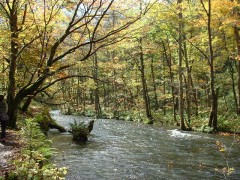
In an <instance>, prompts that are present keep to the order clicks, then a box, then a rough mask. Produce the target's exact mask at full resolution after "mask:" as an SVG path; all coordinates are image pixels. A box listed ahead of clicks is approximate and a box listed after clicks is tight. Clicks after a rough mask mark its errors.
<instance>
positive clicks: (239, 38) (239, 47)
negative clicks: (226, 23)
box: [234, 25, 240, 115]
mask: <svg viewBox="0 0 240 180" xmlns="http://www.w3.org/2000/svg"><path fill="white" fill-rule="evenodd" d="M234 35H235V40H236V44H237V62H238V66H237V67H238V107H237V114H238V115H240V105H239V104H240V35H239V30H238V27H237V25H236V26H235V27H234Z"/></svg>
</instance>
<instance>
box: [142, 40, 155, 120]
mask: <svg viewBox="0 0 240 180" xmlns="http://www.w3.org/2000/svg"><path fill="white" fill-rule="evenodd" d="M139 45H140V73H141V80H142V88H143V99H144V103H145V110H146V116H147V118H148V119H149V120H150V123H153V118H152V114H151V109H150V100H149V96H148V88H147V83H146V78H145V66H144V57H143V47H142V46H143V45H142V38H141V39H140V41H139Z"/></svg>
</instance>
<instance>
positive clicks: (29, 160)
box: [12, 119, 67, 180]
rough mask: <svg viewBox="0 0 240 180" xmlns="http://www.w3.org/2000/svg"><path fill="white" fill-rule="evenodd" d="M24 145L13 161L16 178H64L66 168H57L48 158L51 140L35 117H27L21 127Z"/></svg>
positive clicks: (50, 151)
mask: <svg viewBox="0 0 240 180" xmlns="http://www.w3.org/2000/svg"><path fill="white" fill-rule="evenodd" d="M22 137H23V143H24V147H23V149H22V152H21V156H20V157H19V158H18V159H17V160H15V161H14V165H15V166H16V170H15V171H14V175H12V176H15V177H17V179H46V180H48V179H49V180H50V179H51V180H54V179H64V177H65V175H66V173H67V169H66V168H64V167H63V168H58V167H57V166H56V165H54V164H52V163H51V161H50V158H51V156H52V154H53V153H54V149H53V148H51V141H50V140H48V139H47V138H46V136H45V135H44V134H43V132H42V131H41V129H40V127H39V125H38V123H37V122H36V119H27V120H26V124H25V126H24V127H23V128H22Z"/></svg>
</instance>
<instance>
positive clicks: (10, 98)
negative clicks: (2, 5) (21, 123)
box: [7, 3, 19, 128]
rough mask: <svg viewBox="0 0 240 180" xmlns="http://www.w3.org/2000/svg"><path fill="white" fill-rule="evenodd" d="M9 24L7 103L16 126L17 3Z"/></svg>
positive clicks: (11, 123)
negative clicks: (9, 45)
mask: <svg viewBox="0 0 240 180" xmlns="http://www.w3.org/2000/svg"><path fill="white" fill-rule="evenodd" d="M9 21H10V22H9V24H10V30H11V42H10V44H11V47H10V52H11V55H10V63H9V85H8V90H7V103H8V115H9V117H10V119H9V126H10V127H11V128H16V121H17V119H16V118H17V109H18V105H19V103H16V100H15V91H16V79H15V76H16V63H17V55H18V51H19V50H18V48H19V47H18V36H19V34H18V33H19V31H18V18H17V3H13V4H12V9H11V10H10V17H9Z"/></svg>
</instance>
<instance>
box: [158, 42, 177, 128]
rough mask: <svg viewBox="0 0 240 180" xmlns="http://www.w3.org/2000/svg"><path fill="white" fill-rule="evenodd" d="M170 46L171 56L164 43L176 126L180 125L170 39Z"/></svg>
mask: <svg viewBox="0 0 240 180" xmlns="http://www.w3.org/2000/svg"><path fill="white" fill-rule="evenodd" d="M167 44H168V50H169V55H168V52H167V48H166V46H165V44H164V42H162V46H163V49H164V56H165V59H166V61H167V66H168V68H169V78H170V86H171V93H172V109H173V119H174V121H175V122H176V124H177V125H178V124H179V123H178V121H177V114H176V107H175V101H176V97H175V87H174V74H173V72H172V55H171V54H172V53H171V49H170V45H169V39H168V41H167Z"/></svg>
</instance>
